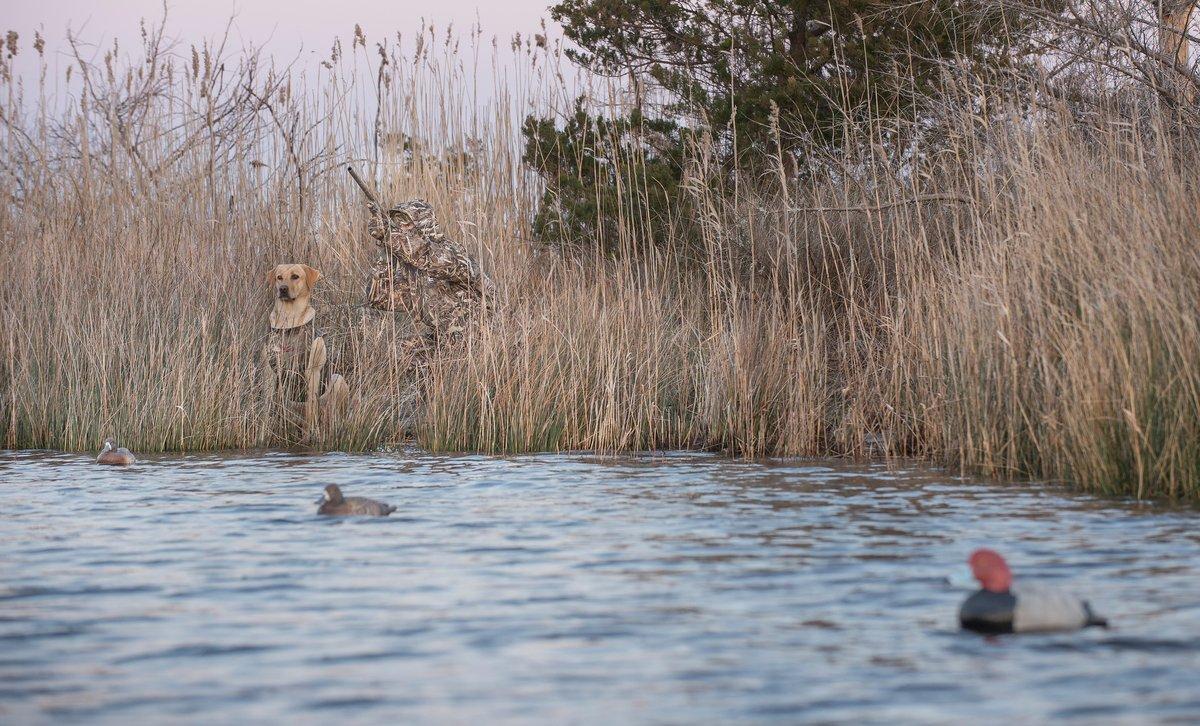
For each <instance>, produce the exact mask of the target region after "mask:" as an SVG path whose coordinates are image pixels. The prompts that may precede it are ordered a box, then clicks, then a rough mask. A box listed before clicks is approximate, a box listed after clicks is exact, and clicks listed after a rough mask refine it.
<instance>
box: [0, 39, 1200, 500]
mask: <svg viewBox="0 0 1200 726" xmlns="http://www.w3.org/2000/svg"><path fill="white" fill-rule="evenodd" d="M150 35H151V37H150V39H149V40H148V41H147V49H146V56H147V57H146V59H145V60H144V61H136V62H130V63H128V64H127V65H122V63H121V61H119V60H118V59H117V58H113V59H111V60H107V61H105V62H97V63H95V64H92V65H91V67H87V64H86V63H79V64H77V65H76V70H75V82H76V84H77V85H76V86H68V88H74V89H75V90H74V94H75V95H74V96H73V97H72V100H71V102H70V103H63V102H62V101H61V98H60V100H58V101H55V100H46V98H45V97H46V96H47V95H48V94H45V93H43V92H40V91H39V92H35V91H34V90H33V89H32V88H31V87H24V86H20V85H19V84H18V82H17V80H14V79H15V78H17V76H11V75H8V76H7V77H8V79H9V80H8V81H7V84H6V86H5V93H6V94H7V96H6V99H5V101H4V109H5V110H4V123H3V124H2V125H0V133H2V134H3V139H2V140H3V144H4V152H3V154H4V157H3V161H4V169H3V173H4V174H5V175H6V176H7V177H8V178H9V180H10V181H9V182H6V184H7V185H8V189H9V193H8V194H7V199H6V200H5V203H4V204H3V205H0V237H2V239H3V248H2V249H0V269H3V270H4V280H3V283H4V284H3V285H2V286H0V311H2V312H0V315H2V316H3V318H2V319H3V321H4V322H3V335H0V398H2V403H0V441H2V442H3V443H4V444H5V445H6V446H8V447H49V448H63V449H82V450H88V449H94V448H96V446H97V445H98V443H99V442H100V441H101V440H102V438H103V437H104V436H106V435H116V436H117V437H119V438H120V440H121V442H122V443H123V444H126V445H129V446H131V447H132V448H134V449H135V450H142V451H153V450H196V449H213V448H222V447H253V446H289V445H295V444H297V443H298V438H297V432H296V431H295V430H294V429H292V428H289V427H288V426H286V425H283V424H281V422H280V420H279V419H278V417H277V416H276V415H274V413H273V412H272V411H271V410H270V409H269V408H264V407H263V406H262V405H261V401H260V400H259V396H258V394H257V393H256V389H255V382H254V375H253V370H252V362H253V360H254V358H255V356H256V354H257V351H258V349H259V347H260V346H261V343H262V337H263V334H264V332H265V329H266V315H267V312H268V309H269V304H270V301H269V297H268V292H267V287H266V285H265V272H266V270H267V269H269V267H270V266H271V265H273V264H275V263H276V262H282V261H297V262H299V261H303V262H308V263H309V264H312V265H314V266H316V267H318V268H320V269H321V270H322V271H323V272H324V274H325V280H324V282H323V283H321V284H320V286H319V287H318V294H317V304H318V306H319V307H320V309H321V310H322V315H323V316H324V320H325V321H326V322H325V323H324V327H325V328H326V329H327V330H329V331H331V333H330V334H331V335H334V336H336V337H337V339H338V341H339V345H340V346H341V349H342V350H343V351H344V353H345V356H344V359H345V360H348V361H352V362H353V365H352V370H348V372H349V375H350V381H351V387H352V389H353V391H354V393H353V396H354V406H353V407H352V414H351V415H350V416H349V417H348V418H347V420H345V421H343V422H341V423H340V424H339V425H338V426H337V427H335V428H334V429H332V430H328V431H325V432H324V433H323V434H322V436H321V437H319V438H318V439H317V440H315V441H313V442H309V443H310V445H313V446H317V447H323V448H346V449H369V448H373V447H378V446H380V445H386V444H388V443H390V442H394V441H397V440H399V439H401V438H404V437H406V436H410V435H411V436H415V437H416V439H417V440H418V441H419V442H420V443H421V444H423V445H424V446H427V447H429V448H432V449H438V450H454V451H461V450H472V451H489V452H520V451H537V450H563V449H588V450H598V451H622V450H634V449H655V448H675V447H686V448H703V449H711V450H720V451H726V452H729V453H731V454H734V455H739V456H773V455H852V456H854V455H865V454H868V453H879V452H883V453H886V454H889V455H893V456H918V457H924V458H928V459H932V460H935V461H938V462H941V463H944V464H947V465H949V466H952V467H957V468H962V469H965V470H974V471H982V472H985V473H988V474H991V475H994V476H999V477H1005V478H1039V479H1050V480H1055V481H1065V482H1070V483H1073V484H1074V485H1076V486H1079V487H1081V488H1084V489H1087V490H1091V491H1097V492H1104V493H1112V494H1133V495H1136V496H1139V497H1146V496H1166V497H1172V498H1195V497H1196V496H1197V495H1200V430H1198V429H1200V423H1197V422H1198V420H1200V417H1198V416H1197V414H1198V413H1200V330H1198V328H1197V315H1196V312H1197V300H1198V299H1200V297H1198V295H1200V289H1197V288H1198V287H1200V261H1198V259H1197V254H1198V253H1197V250H1198V249H1200V246H1198V245H1197V243H1196V240H1197V239H1200V237H1198V235H1197V232H1198V231H1200V208H1198V205H1197V202H1198V201H1200V199H1198V196H1200V195H1198V193H1197V190H1196V184H1195V181H1194V175H1193V174H1192V173H1191V172H1190V170H1191V169H1194V168H1195V166H1196V165H1195V162H1196V160H1197V154H1196V149H1195V148H1194V147H1193V145H1192V144H1191V142H1189V141H1187V140H1183V139H1181V138H1179V135H1178V134H1177V133H1176V131H1177V129H1176V127H1174V126H1173V125H1172V123H1171V122H1170V120H1169V119H1168V118H1166V117H1164V116H1163V115H1161V114H1157V113H1154V112H1152V111H1151V112H1147V113H1143V114H1140V115H1130V114H1129V113H1127V112H1125V111H1120V112H1118V111H1117V110H1113V111H1111V112H1110V113H1107V115H1105V114H1102V115H1101V116H1100V117H1099V118H1093V119H1090V120H1088V121H1086V122H1080V121H1079V120H1078V119H1073V118H1070V117H1069V115H1067V114H1055V113H1044V112H1038V113H1028V112H1025V113H1021V114H1017V113H1016V111H1015V109H1018V108H1025V106H1022V105H1021V104H1020V103H1019V102H1020V101H1021V99H1014V98H1011V97H1007V96H1006V95H1005V94H1004V93H1002V92H999V91H997V90H996V88H997V86H989V85H987V84H982V85H976V84H964V85H954V86H948V88H947V92H946V98H947V101H946V108H945V109H943V111H942V113H941V114H940V115H939V116H938V120H939V124H938V125H937V127H936V134H935V133H933V132H931V131H926V136H924V137H921V139H920V145H921V147H922V148H923V150H924V151H925V152H926V153H922V154H919V155H907V156H903V157H902V158H901V157H897V156H896V155H895V154H893V153H888V152H886V151H884V150H883V148H884V146H883V144H881V143H878V140H879V139H880V138H882V137H883V131H884V130H885V129H886V128H889V124H897V123H901V122H899V121H896V120H885V119H880V120H877V121H876V122H873V123H872V124H867V125H866V126H864V127H862V128H858V129H855V130H854V131H853V132H849V131H848V133H851V134H852V136H851V143H849V144H847V151H846V153H845V154H844V155H842V156H840V157H838V158H837V159H835V160H829V161H827V162H826V164H825V166H824V167H822V172H821V173H819V174H814V175H811V176H808V177H805V178H804V179H803V180H799V179H795V178H792V177H790V176H789V175H788V174H786V173H784V172H783V171H782V165H781V164H779V163H778V160H776V163H775V173H766V174H763V175H759V176H754V177H746V178H742V179H739V180H737V183H736V184H733V183H728V180H725V181H724V182H722V183H720V184H713V183H711V180H712V179H713V178H715V177H716V176H718V175H719V172H718V171H717V170H715V169H712V168H709V167H708V162H706V159H711V156H712V155H711V154H708V153H706V149H705V148H704V147H703V144H704V143H705V142H704V141H703V140H700V141H699V142H698V144H699V145H698V146H697V148H695V149H693V150H692V152H693V153H692V158H693V159H694V162H693V168H692V170H691V172H690V174H691V179H690V182H689V189H690V190H691V195H692V197H691V202H692V204H693V207H694V209H695V210H696V214H697V223H698V230H699V239H696V238H694V237H693V238H689V239H684V238H683V237H682V235H680V236H679V237H678V238H677V237H676V236H674V235H672V234H667V236H666V238H660V239H652V240H648V239H645V238H644V232H643V230H645V229H647V228H648V225H645V224H643V223H642V220H641V219H639V214H641V213H642V212H641V211H640V210H639V208H638V206H637V203H636V202H637V199H638V196H637V194H636V193H634V194H631V196H630V199H631V200H632V203H631V204H630V206H629V208H628V209H627V211H626V214H625V216H624V217H623V219H622V221H621V222H620V225H621V229H620V230H619V238H620V239H621V240H622V245H624V246H625V254H617V255H604V254H601V253H599V252H595V253H592V252H588V251H587V249H588V246H587V245H586V244H581V245H580V247H581V248H582V249H583V250H584V251H582V252H580V251H578V250H574V251H565V250H558V249H553V248H547V247H541V246H539V245H537V244H536V243H533V242H531V241H530V240H529V236H530V234H529V231H528V221H529V220H530V219H531V217H532V215H533V212H534V205H535V200H537V199H538V198H539V196H540V194H541V188H540V187H539V185H538V183H537V181H536V179H535V177H534V176H533V175H531V174H530V173H528V171H527V170H525V169H523V168H522V166H521V164H520V151H521V149H520V145H519V139H518V138H517V129H518V128H519V121H520V119H521V117H522V116H523V115H524V114H525V113H530V112H538V113H545V112H556V111H564V110H566V109H568V108H569V107H570V102H571V100H572V97H573V95H574V93H575V91H576V90H578V89H580V88H582V89H583V90H584V92H585V93H588V94H590V96H591V102H592V103H594V104H597V105H603V104H605V103H612V102H619V101H620V93H619V89H613V88H608V87H603V86H588V85H587V83H588V81H580V80H578V79H569V78H567V77H566V75H565V71H564V68H563V66H562V64H561V63H560V62H559V60H558V56H557V49H556V48H554V47H553V46H552V47H551V48H548V49H545V50H541V49H538V48H536V47H530V46H529V44H528V43H524V44H516V43H514V44H512V46H510V47H509V49H510V50H511V51H512V53H511V57H509V58H508V59H507V60H501V61H497V62H496V64H495V65H494V66H493V67H492V69H491V75H492V78H493V81H494V88H492V89H491V92H490V96H488V99H490V100H488V99H483V100H481V99H480V98H479V97H477V95H476V92H475V91H474V90H473V89H474V88H475V86H474V85H473V84H472V82H471V81H470V79H471V78H472V77H477V76H479V75H480V73H481V70H480V69H473V68H469V67H467V66H466V65H465V62H464V61H463V58H465V57H469V56H471V51H470V50H463V49H461V48H460V47H459V41H458V40H457V39H452V38H442V37H440V36H437V35H435V34H433V33H431V32H423V33H422V34H420V35H419V36H418V37H417V38H416V39H414V40H409V41H405V40H404V39H398V38H390V39H387V40H384V41H378V42H380V43H381V44H382V45H381V46H376V45H375V43H376V41H374V40H372V41H371V47H370V48H368V41H366V37H365V36H363V40H362V41H361V42H360V41H358V40H355V41H352V44H351V45H350V47H349V48H348V49H343V50H341V51H340V52H334V53H333V54H331V58H330V60H329V68H327V69H325V70H323V71H320V72H318V73H317V74H316V75H315V76H311V77H308V78H307V79H305V78H301V77H298V76H297V74H296V73H295V72H291V73H289V72H286V71H283V70H275V69H272V68H271V67H270V64H269V62H268V61H266V60H264V59H261V58H258V57H256V56H254V55H253V54H251V55H248V56H246V57H243V58H241V59H240V60H238V61H237V62H234V59H226V61H225V65H224V66H221V65H220V62H219V59H220V53H219V51H218V49H217V48H216V47H215V46H209V47H207V48H203V47H202V48H199V49H198V50H197V51H196V52H195V55H193V56H189V55H188V54H186V53H182V54H179V55H172V54H167V53H165V51H161V50H159V49H158V48H157V47H156V46H155V44H154V42H152V41H154V40H155V36H154V33H153V32H152V33H151V34H150ZM356 37H357V36H356ZM466 42H467V43H468V44H472V43H473V44H475V45H476V46H478V45H479V44H484V45H486V40H485V39H484V38H483V36H482V35H480V34H478V33H476V34H473V35H471V36H469V37H468V38H467V39H466ZM406 43H407V44H406ZM382 59H386V60H387V63H384V64H383V65H382V67H381V66H380V62H381V60H382ZM11 62H14V63H15V62H16V61H11ZM218 68H224V69H226V70H218ZM81 70H86V71H87V73H86V74H84V73H82V72H81ZM486 71H487V69H482V74H483V75H487V73H486ZM6 74H7V71H6ZM81 75H86V76H87V83H86V84H84V85H83V86H79V85H78V81H79V79H80V76H81ZM29 77H31V76H30V75H29V74H28V73H27V74H26V75H25V78H29ZM64 82H65V80H64ZM581 84H582V85H581ZM247 89H250V90H249V91H248V90H247ZM59 93H60V96H61V94H62V91H61V90H60V92H59ZM981 98H986V99H988V104H987V106H988V107H989V108H992V109H997V110H995V111H993V112H991V113H989V114H986V115H985V114H981V113H979V112H978V111H977V109H978V108H979V106H980V104H979V103H978V101H979V99H981ZM31 99H32V100H31ZM955 99H959V101H958V102H955ZM922 121H924V119H923V120H922ZM908 123H910V124H912V127H913V128H916V127H917V126H920V125H919V124H917V122H916V121H910V122H908ZM922 128H927V127H925V126H922ZM910 130H911V129H910ZM594 142H595V143H597V144H603V143H605V142H606V140H603V139H597V140H594ZM619 152H620V149H614V153H613V155H612V158H613V159H614V160H615V161H614V163H618V164H632V165H634V169H633V172H634V173H633V174H632V178H636V176H637V175H636V165H637V163H638V159H637V155H636V153H632V154H622V153H619ZM813 158H819V151H818V150H815V149H814V150H813ZM347 161H352V162H355V163H357V164H360V165H361V166H362V167H363V168H364V169H365V170H366V171H367V172H368V173H370V174H372V175H373V177H374V178H375V179H377V181H378V183H379V185H380V187H381V191H382V192H383V194H384V196H385V197H386V198H388V199H399V198H404V197H408V196H423V197H425V198H427V199H429V200H430V201H431V202H432V203H433V204H434V205H435V208H436V209H437V210H438V211H439V214H440V215H441V217H442V219H443V222H444V226H445V227H446V228H447V231H448V232H449V233H450V234H451V235H453V236H455V237H456V238H458V239H459V240H461V241H463V242H464V244H466V245H467V247H468V248H469V249H471V250H472V251H473V252H474V253H475V254H477V255H478V256H479V257H480V259H482V260H483V261H484V264H485V265H486V267H487V268H488V269H489V271H490V272H491V274H492V275H493V276H494V277H495V279H496V280H497V282H498V286H499V293H498V295H497V300H496V301H495V302H496V307H497V308H498V311H499V312H497V313H496V314H495V315H494V316H492V317H491V318H489V319H488V320H486V321H485V323H484V324H482V325H480V326H479V327H478V328H477V329H475V330H472V331H471V334H470V335H469V337H468V340H467V342H466V345H465V346H464V348H463V349H462V350H455V351H450V352H447V353H446V354H445V355H443V356H441V357H440V358H438V359H436V360H435V361H434V362H433V364H432V365H431V367H430V369H429V371H428V375H426V376H423V377H414V376H412V375H411V374H408V373H406V371H405V370H404V366H403V362H402V361H399V360H397V358H396V353H395V350H396V346H395V339H396V338H397V337H399V336H402V335H403V331H404V327H405V325H406V323H405V321H403V320H401V319H388V320H384V321H382V322H380V321H378V320H376V321H375V322H373V323H370V324H365V323H364V322H363V311H362V310H361V308H358V307H357V305H358V304H359V302H360V301H361V295H362V283H363V279H364V275H365V273H366V271H367V269H368V267H369V265H370V262H371V260H372V257H373V254H374V253H373V249H372V247H371V245H370V244H369V243H368V240H367V238H366V236H365V234H363V233H362V231H361V225H362V222H363V221H364V220H363V219H362V217H361V214H360V210H361V205H360V203H359V200H358V199H357V198H356V197H355V196H354V194H355V191H354V190H353V189H352V188H350V186H349V184H348V183H347V182H346V180H344V179H343V177H342V174H341V166H342V164H344V163H346V162H347ZM251 162H253V163H251ZM763 167H764V168H766V169H768V170H769V169H771V168H772V165H771V163H765V164H764V165H763ZM619 176H621V177H622V178H625V176H626V175H619ZM17 180H19V183H18V181H17ZM580 242H582V243H586V242H587V241H586V240H582V241H580ZM592 249H595V247H593V248H592Z"/></svg>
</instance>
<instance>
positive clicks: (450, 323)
mask: <svg viewBox="0 0 1200 726" xmlns="http://www.w3.org/2000/svg"><path fill="white" fill-rule="evenodd" d="M368 211H369V212H370V213H371V217H370V220H369V221H368V222H367V232H368V233H369V234H370V235H371V236H372V237H373V238H375V240H376V241H377V242H378V243H379V245H380V248H381V249H380V255H379V258H378V259H377V260H376V262H375V266H374V268H373V270H372V275H371V282H370V286H369V289H368V293H367V297H368V304H369V305H370V306H371V307H374V308H378V309H380V310H404V311H407V312H409V313H410V314H411V315H412V316H413V318H414V322H417V323H418V324H419V325H421V326H423V327H424V328H425V333H426V335H428V336H429V337H432V338H434V339H435V340H437V339H441V338H445V337H447V336H449V337H452V338H454V337H458V336H460V335H461V334H462V333H463V332H464V331H465V329H466V325H467V322H468V321H469V319H470V318H471V316H472V315H473V313H475V312H476V311H477V310H478V309H479V308H481V307H483V306H484V305H485V304H486V303H485V302H484V299H485V298H486V297H490V296H491V293H492V290H493V288H492V283H491V281H490V280H489V279H488V278H487V276H486V275H484V274H483V272H482V271H481V270H480V268H479V265H478V264H477V263H476V262H475V261H474V260H472V259H471V258H470V256H468V255H467V253H466V251H465V250H464V249H463V248H462V247H461V246H460V245H458V244H456V243H454V242H452V241H450V240H448V239H447V238H446V235H445V234H444V233H443V232H442V231H441V228H440V227H439V226H438V223H437V219H436V217H435V216H434V213H433V208H432V207H430V206H429V203H428V202H426V201H424V200H421V199H414V200H412V201H409V202H405V203H403V204H398V205H396V206H395V207H392V208H391V209H389V210H388V212H387V216H386V217H385V216H384V215H383V214H381V213H380V212H379V210H378V209H377V208H376V207H375V206H374V205H368Z"/></svg>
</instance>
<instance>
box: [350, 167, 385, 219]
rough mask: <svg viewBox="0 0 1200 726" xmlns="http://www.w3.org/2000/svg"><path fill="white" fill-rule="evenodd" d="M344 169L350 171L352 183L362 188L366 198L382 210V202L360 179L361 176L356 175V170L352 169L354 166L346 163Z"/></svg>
mask: <svg viewBox="0 0 1200 726" xmlns="http://www.w3.org/2000/svg"><path fill="white" fill-rule="evenodd" d="M346 171H348V172H350V178H352V179H353V180H354V183H355V184H357V185H358V188H359V189H361V190H363V194H366V195H367V199H370V200H371V203H372V204H374V205H375V206H376V207H378V208H379V210H380V211H383V204H381V203H380V202H379V197H377V196H375V193H374V192H372V191H371V189H370V188H369V187H368V186H367V183H366V182H364V181H363V180H362V177H361V176H359V175H358V172H357V171H355V170H354V167H353V166H351V165H349V164H347V165H346Z"/></svg>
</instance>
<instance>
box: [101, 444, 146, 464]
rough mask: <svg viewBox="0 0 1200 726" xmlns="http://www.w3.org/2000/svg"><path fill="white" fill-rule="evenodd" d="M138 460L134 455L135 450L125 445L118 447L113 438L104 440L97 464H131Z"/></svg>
mask: <svg viewBox="0 0 1200 726" xmlns="http://www.w3.org/2000/svg"><path fill="white" fill-rule="evenodd" d="M136 462H137V459H136V458H135V457H134V455H133V452H131V451H130V450H129V449H126V448H125V447H124V446H122V447H121V448H119V449H118V448H117V445H116V444H114V443H113V440H112V439H105V440H104V448H103V449H100V455H99V456H97V457H96V463H97V464H107V465H109V466H129V465H130V464H133V463H136Z"/></svg>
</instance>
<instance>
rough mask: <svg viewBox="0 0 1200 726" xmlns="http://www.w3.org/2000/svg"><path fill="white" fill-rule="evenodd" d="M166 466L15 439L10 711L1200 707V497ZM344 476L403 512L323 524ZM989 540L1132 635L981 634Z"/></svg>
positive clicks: (611, 716)
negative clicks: (125, 463)
mask: <svg viewBox="0 0 1200 726" xmlns="http://www.w3.org/2000/svg"><path fill="white" fill-rule="evenodd" d="M148 458H149V460H148V461H146V462H144V463H141V464H139V465H138V466H137V467H136V468H133V469H130V470H119V469H107V468H102V467H97V466H95V465H94V464H92V463H91V461H90V459H88V458H85V457H80V456H74V455H66V454H45V453H29V454H0V482H2V483H0V509H2V511H3V515H0V545H2V547H3V550H2V551H3V558H2V560H0V721H2V722H4V723H9V724H12V723H41V722H55V723H71V722H82V721H86V722H89V723H95V722H107V723H122V724H124V723H132V722H142V721H155V722H161V721H169V722H185V723H186V722H196V723H233V722H237V723H247V722H269V721H273V722H276V723H326V722H330V721H333V720H336V721H337V722H338V723H339V724H355V723H377V722H413V721H424V722H430V721H431V722H477V723H483V722H487V723H495V722H528V721H543V722H546V721H548V722H576V723H621V722H625V723H628V722H639V723H645V722H649V723H699V722H704V723H717V722H721V723H728V722H768V721H788V722H796V721H804V722H812V721H818V722H861V721H872V722H879V721H895V720H904V721H918V722H937V723H950V722H962V721H965V720H968V719H970V720H973V721H983V722H1014V720H1015V722H1029V721H1043V720H1046V719H1051V718H1057V719H1069V718H1074V719H1076V720H1078V721H1081V722H1095V721H1097V720H1101V721H1105V722H1113V721H1116V722H1122V721H1127V722H1138V723H1141V722H1145V721H1160V722H1172V721H1175V722H1185V721H1192V720H1195V719H1197V718H1200V686H1197V683H1198V679H1200V640H1198V638H1200V585H1198V584H1197V582H1198V579H1200V526H1198V525H1200V511H1197V510H1194V509H1170V508H1166V507H1162V506H1150V505H1136V504H1132V503H1119V502H1112V501H1102V500H1097V499H1094V498H1091V497H1086V496H1080V495H1072V494H1069V493H1065V492H1062V491H1059V490H1055V489H1045V488H1037V487H1015V486H1001V485H994V484H988V483H985V482H979V481H973V480H966V479H959V478H955V477H951V476H948V475H945V474H943V473H938V472H936V471H933V470H929V469H925V468H921V467H903V468H897V467H895V466H894V465H893V467H891V468H889V467H887V466H884V465H882V464H880V465H861V464H860V465H848V464H842V463H838V462H823V461H818V462H813V461H782V462H738V461H729V460H725V459H720V458H716V457H711V456H707V455H698V454H670V455H661V456H640V457H622V458H605V457H596V456H588V455H545V456H527V457H512V458H489V457H481V456H457V457H455V456H432V455H428V454H423V453H420V452H403V453H398V454H395V455H379V454H376V455H369V456H365V455H364V456H350V455H343V454H329V455H319V456H303V455H290V454H246V455H233V456H187V457H160V458H156V457H148ZM330 482H336V483H338V484H341V485H342V487H343V489H345V490H346V492H347V493H348V494H358V495H366V496H372V497H376V498H379V499H382V500H384V501H389V502H391V503H394V504H398V505H400V511H399V512H398V513H397V514H396V515H393V516H392V517H390V518H386V519H356V520H346V519H331V518H319V517H317V516H315V515H314V511H315V505H314V504H313V500H314V499H316V498H317V497H318V496H319V495H320V493H321V488H322V487H323V486H324V484H326V483H330ZM987 544H991V545H997V546H999V547H1002V548H1003V550H1004V551H1005V552H1006V553H1007V554H1008V555H1009V559H1010V562H1012V563H1013V565H1014V567H1015V568H1016V569H1017V570H1018V575H1027V576H1036V577H1038V578H1040V579H1046V580H1057V581H1061V582H1069V583H1070V585H1071V586H1072V587H1073V588H1074V589H1076V590H1078V591H1080V592H1083V593H1086V594H1087V595H1088V596H1089V598H1090V599H1091V601H1092V603H1093V605H1094V606H1095V608H1096V609H1097V610H1098V611H1100V612H1102V613H1103V614H1105V615H1107V616H1109V617H1110V618H1111V619H1112V621H1113V623H1114V627H1113V628H1111V629H1110V630H1107V631H1104V630H1096V629H1092V630H1088V631H1083V632H1080V633H1072V634H1058V635H1029V636H1005V637H999V638H992V639H986V638H981V637H978V636H975V635H972V634H968V633H962V632H959V631H958V630H957V628H956V622H955V613H956V609H957V606H958V604H959V602H960V601H961V600H962V599H963V597H965V595H966V590H965V589H964V585H965V583H962V584H960V580H959V578H958V575H959V573H960V572H961V571H962V570H963V569H964V560H965V558H966V556H967V554H968V553H969V552H970V550H971V549H972V548H974V547H976V546H980V545H987ZM948 576H950V578H951V579H950V580H948V579H947V577H948Z"/></svg>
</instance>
